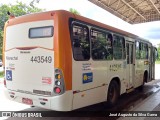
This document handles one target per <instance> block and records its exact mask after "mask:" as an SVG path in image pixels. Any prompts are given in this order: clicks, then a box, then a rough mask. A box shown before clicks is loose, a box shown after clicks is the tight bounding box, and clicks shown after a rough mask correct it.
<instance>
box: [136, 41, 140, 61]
mask: <svg viewBox="0 0 160 120" xmlns="http://www.w3.org/2000/svg"><path fill="white" fill-rule="evenodd" d="M136 59H140V43H139V41H136Z"/></svg>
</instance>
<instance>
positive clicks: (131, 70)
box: [126, 41, 135, 89]
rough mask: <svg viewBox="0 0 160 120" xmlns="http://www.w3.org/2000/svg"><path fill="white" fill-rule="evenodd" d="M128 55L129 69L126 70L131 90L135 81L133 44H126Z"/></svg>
mask: <svg viewBox="0 0 160 120" xmlns="http://www.w3.org/2000/svg"><path fill="white" fill-rule="evenodd" d="M126 52H127V53H126V54H127V69H126V72H127V73H126V79H127V80H128V88H127V89H130V88H132V87H133V84H134V83H133V80H134V74H133V73H134V69H135V66H134V64H133V42H128V41H127V42H126Z"/></svg>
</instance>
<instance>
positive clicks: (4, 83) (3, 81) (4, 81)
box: [3, 79, 6, 87]
mask: <svg viewBox="0 0 160 120" xmlns="http://www.w3.org/2000/svg"><path fill="white" fill-rule="evenodd" d="M3 83H4V86H5V87H6V80H5V79H4V81H3Z"/></svg>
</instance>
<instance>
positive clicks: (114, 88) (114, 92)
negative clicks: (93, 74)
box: [107, 80, 120, 107]
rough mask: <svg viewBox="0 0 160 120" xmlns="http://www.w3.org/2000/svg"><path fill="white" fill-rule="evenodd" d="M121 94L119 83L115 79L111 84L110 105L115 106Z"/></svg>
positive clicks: (108, 100) (108, 97)
mask: <svg viewBox="0 0 160 120" xmlns="http://www.w3.org/2000/svg"><path fill="white" fill-rule="evenodd" d="M119 95H120V92H119V85H118V83H117V82H116V81H115V80H113V81H111V83H110V85H109V88H108V96H107V103H108V105H109V106H110V107H113V106H114V105H115V103H116V102H117V100H118V97H119Z"/></svg>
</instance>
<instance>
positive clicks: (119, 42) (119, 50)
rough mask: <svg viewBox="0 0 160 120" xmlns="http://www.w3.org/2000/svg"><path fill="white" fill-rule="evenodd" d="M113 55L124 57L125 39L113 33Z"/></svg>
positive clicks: (117, 57)
mask: <svg viewBox="0 0 160 120" xmlns="http://www.w3.org/2000/svg"><path fill="white" fill-rule="evenodd" d="M113 40H114V42H113V56H114V59H117V60H119V59H122V58H123V39H122V37H120V36H118V35H113Z"/></svg>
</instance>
